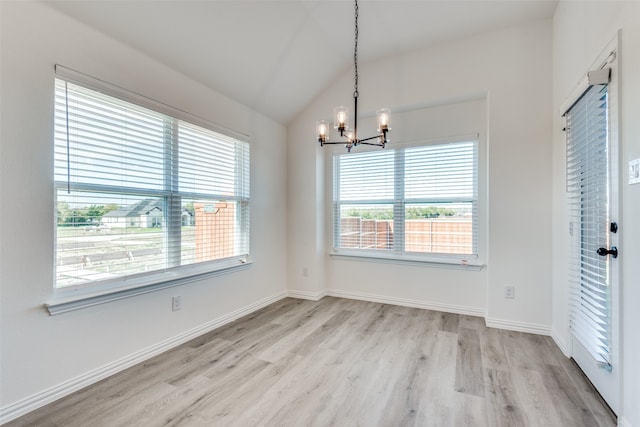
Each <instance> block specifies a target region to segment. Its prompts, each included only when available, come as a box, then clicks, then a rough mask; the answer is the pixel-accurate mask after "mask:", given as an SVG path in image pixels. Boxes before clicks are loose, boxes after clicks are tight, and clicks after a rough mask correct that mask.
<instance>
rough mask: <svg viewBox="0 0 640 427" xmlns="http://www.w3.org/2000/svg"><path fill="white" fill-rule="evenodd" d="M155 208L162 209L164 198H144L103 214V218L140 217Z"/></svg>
mask: <svg viewBox="0 0 640 427" xmlns="http://www.w3.org/2000/svg"><path fill="white" fill-rule="evenodd" d="M154 209H158V210H159V211H162V200H158V199H144V200H142V201H140V202H138V203H134V204H133V205H129V206H125V207H122V208H119V209H116V210H115V211H111V212H109V213H107V214H105V215H104V216H103V218H107V217H109V218H125V217H138V216H140V215H147V214H148V213H149V212H151V211H152V210H154Z"/></svg>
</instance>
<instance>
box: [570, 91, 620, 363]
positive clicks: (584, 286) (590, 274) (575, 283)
mask: <svg viewBox="0 0 640 427" xmlns="http://www.w3.org/2000/svg"><path fill="white" fill-rule="evenodd" d="M607 89H608V87H607V85H595V86H592V87H591V88H590V89H589V90H588V91H587V92H586V93H585V94H584V95H583V96H582V97H581V98H580V99H579V100H578V102H576V103H575V104H574V105H573V106H572V107H571V109H570V110H569V111H568V112H567V114H566V118H567V187H568V188H567V189H568V195H569V207H570V216H571V235H572V251H571V270H570V273H571V274H570V286H571V312H570V320H571V331H572V333H573V334H574V336H575V337H576V338H577V339H578V340H579V341H580V342H581V343H582V344H583V345H584V346H585V348H587V350H588V351H589V352H590V353H591V354H592V356H593V357H594V358H595V359H596V360H597V361H599V362H602V363H610V311H609V306H610V288H609V257H603V256H599V255H598V254H597V253H596V251H597V250H598V248H600V247H607V248H608V247H609V230H608V224H609V212H608V205H609V202H608V198H609V170H608V165H609V159H608V116H607V115H608V105H607Z"/></svg>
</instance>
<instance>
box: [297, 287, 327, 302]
mask: <svg viewBox="0 0 640 427" xmlns="http://www.w3.org/2000/svg"><path fill="white" fill-rule="evenodd" d="M287 296H288V297H291V298H298V299H308V300H311V301H319V300H321V299H322V298H324V297H325V296H327V292H326V291H324V290H322V291H318V292H309V291H296V290H292V289H289V291H288V292H287Z"/></svg>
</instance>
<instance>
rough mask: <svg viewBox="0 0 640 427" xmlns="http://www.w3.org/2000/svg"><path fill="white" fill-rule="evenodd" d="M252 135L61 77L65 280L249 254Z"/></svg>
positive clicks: (58, 153)
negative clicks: (235, 134) (240, 135)
mask: <svg viewBox="0 0 640 427" xmlns="http://www.w3.org/2000/svg"><path fill="white" fill-rule="evenodd" d="M248 145H249V144H248V143H246V142H243V141H239V140H236V139H234V138H231V137H228V136H226V135H223V134H220V133H217V132H213V131H211V130H208V129H205V128H202V127H199V126H195V125H192V124H190V123H187V122H184V121H182V120H178V119H175V118H172V117H170V116H167V115H166V114H162V113H158V112H155V111H153V110H150V109H148V108H144V107H140V106H138V105H135V104H132V103H129V102H126V101H122V100H120V99H117V98H114V97H111V96H108V95H105V94H104V93H100V92H97V91H94V90H91V89H88V88H84V87H81V86H78V85H75V84H72V83H69V82H65V81H64V80H60V79H57V80H56V111H55V165H54V177H55V184H56V200H57V209H56V221H57V225H58V226H57V242H56V265H57V268H56V285H57V286H58V287H61V286H70V285H79V284H85V283H92V282H95V281H102V280H109V279H116V278H121V277H125V276H131V275H139V274H144V273H148V272H154V271H156V272H157V271H159V270H163V269H166V268H171V267H180V266H185V265H189V264H195V263H201V262H206V261H213V260H220V259H226V258H230V257H241V256H246V255H247V254H248V248H249V245H248V233H249V220H248V218H249V217H248V215H249V212H248V205H249V148H248Z"/></svg>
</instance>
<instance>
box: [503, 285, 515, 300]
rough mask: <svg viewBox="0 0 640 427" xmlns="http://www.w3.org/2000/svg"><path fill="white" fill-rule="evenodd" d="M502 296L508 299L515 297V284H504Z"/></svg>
mask: <svg viewBox="0 0 640 427" xmlns="http://www.w3.org/2000/svg"><path fill="white" fill-rule="evenodd" d="M504 297H505V298H509V299H514V298H515V297H516V294H515V286H505V287H504Z"/></svg>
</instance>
